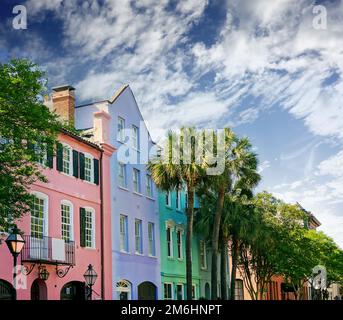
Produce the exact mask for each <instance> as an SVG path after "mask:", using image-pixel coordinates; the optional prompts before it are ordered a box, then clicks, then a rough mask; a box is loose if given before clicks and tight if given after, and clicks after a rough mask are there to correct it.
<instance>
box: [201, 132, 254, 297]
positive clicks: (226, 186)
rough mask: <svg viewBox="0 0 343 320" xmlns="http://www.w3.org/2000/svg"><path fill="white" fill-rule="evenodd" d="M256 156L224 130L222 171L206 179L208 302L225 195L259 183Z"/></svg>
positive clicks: (214, 294) (242, 140)
mask: <svg viewBox="0 0 343 320" xmlns="http://www.w3.org/2000/svg"><path fill="white" fill-rule="evenodd" d="M257 163H258V161H257V156H256V154H255V153H253V152H252V151H251V144H250V142H249V140H248V139H247V138H240V139H238V138H237V137H236V135H235V134H234V133H233V132H232V130H231V129H229V128H226V129H225V169H224V172H223V173H222V174H220V175H217V176H212V177H210V178H209V181H210V183H209V184H208V186H209V188H210V189H211V192H213V193H214V194H215V195H216V199H217V201H216V209H215V212H216V213H215V218H214V224H213V230H212V268H211V284H212V285H211V298H212V300H216V299H217V275H218V266H217V264H218V262H217V261H218V260H217V259H218V253H219V233H220V225H221V220H222V213H223V208H224V201H225V194H227V193H229V192H232V191H233V190H235V189H237V187H238V186H239V184H242V183H243V181H244V184H245V185H246V187H248V188H249V187H250V188H253V187H254V186H255V185H256V184H257V183H258V182H259V180H260V176H259V174H258V173H257Z"/></svg>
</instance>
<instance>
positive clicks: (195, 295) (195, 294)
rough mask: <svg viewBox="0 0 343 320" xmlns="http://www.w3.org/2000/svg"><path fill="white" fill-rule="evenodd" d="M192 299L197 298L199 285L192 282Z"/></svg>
mask: <svg viewBox="0 0 343 320" xmlns="http://www.w3.org/2000/svg"><path fill="white" fill-rule="evenodd" d="M193 289H194V296H193ZM192 299H193V300H197V285H196V284H194V283H193V284H192Z"/></svg>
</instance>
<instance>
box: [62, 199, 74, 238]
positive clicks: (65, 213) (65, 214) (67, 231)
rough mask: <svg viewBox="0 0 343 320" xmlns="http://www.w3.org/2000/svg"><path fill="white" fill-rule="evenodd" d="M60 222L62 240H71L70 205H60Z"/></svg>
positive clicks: (63, 203)
mask: <svg viewBox="0 0 343 320" xmlns="http://www.w3.org/2000/svg"><path fill="white" fill-rule="evenodd" d="M61 222H62V239H63V240H64V241H66V242H70V241H72V240H73V229H72V205H71V203H68V202H66V201H63V202H62V203H61Z"/></svg>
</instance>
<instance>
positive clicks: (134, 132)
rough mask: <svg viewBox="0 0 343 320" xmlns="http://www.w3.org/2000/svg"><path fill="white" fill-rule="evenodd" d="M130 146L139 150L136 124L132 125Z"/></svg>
mask: <svg viewBox="0 0 343 320" xmlns="http://www.w3.org/2000/svg"><path fill="white" fill-rule="evenodd" d="M131 138H132V147H134V148H135V149H137V150H139V129H138V128H137V127H136V126H132V137H131Z"/></svg>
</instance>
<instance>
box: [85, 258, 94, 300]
mask: <svg viewBox="0 0 343 320" xmlns="http://www.w3.org/2000/svg"><path fill="white" fill-rule="evenodd" d="M83 276H84V278H85V280H86V284H87V286H88V287H89V291H90V292H89V295H88V299H89V300H92V287H93V285H94V283H95V281H96V279H97V277H98V275H97V273H96V272H95V271H94V269H93V266H92V265H91V264H89V265H88V269H87V270H86V272H85V274H84V275H83Z"/></svg>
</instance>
